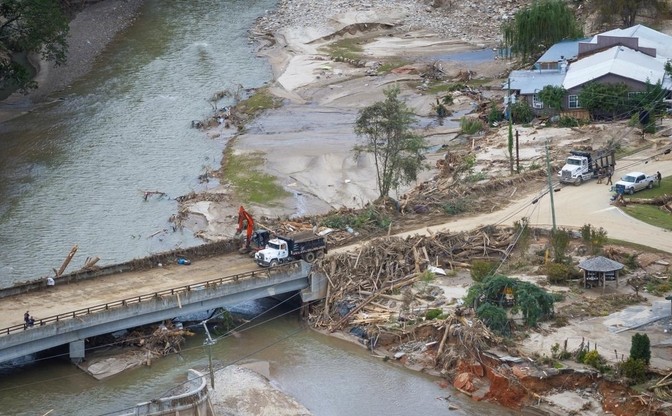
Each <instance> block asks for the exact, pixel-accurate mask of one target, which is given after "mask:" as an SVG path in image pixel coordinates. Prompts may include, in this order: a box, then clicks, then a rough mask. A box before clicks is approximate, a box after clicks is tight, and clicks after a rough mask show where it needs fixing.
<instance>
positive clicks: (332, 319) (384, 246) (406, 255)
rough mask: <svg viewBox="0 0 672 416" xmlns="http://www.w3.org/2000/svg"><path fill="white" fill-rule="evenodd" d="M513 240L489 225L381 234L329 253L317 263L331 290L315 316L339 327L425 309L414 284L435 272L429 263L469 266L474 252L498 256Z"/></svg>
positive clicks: (409, 316) (477, 255)
mask: <svg viewBox="0 0 672 416" xmlns="http://www.w3.org/2000/svg"><path fill="white" fill-rule="evenodd" d="M513 241H514V236H513V232H512V231H511V230H510V229H506V228H497V227H486V228H484V229H481V230H477V231H474V232H471V233H454V234H450V233H435V234H432V235H430V236H413V237H408V238H405V239H400V238H398V237H381V238H379V239H377V240H374V241H372V242H370V243H369V244H365V245H362V246H361V247H359V248H358V249H357V250H356V251H352V252H346V253H340V254H337V255H332V256H329V257H328V258H327V259H325V260H323V261H318V262H317V263H316V267H317V268H318V269H320V271H321V272H322V273H324V274H325V275H326V276H328V280H329V285H328V294H329V295H328V297H327V299H326V300H325V302H323V303H322V304H319V305H316V306H315V307H314V308H313V312H317V313H314V314H311V319H312V320H313V323H314V325H316V326H318V327H327V328H329V329H330V330H331V331H335V330H337V329H341V328H343V327H345V326H347V325H348V324H349V323H369V324H385V323H388V322H389V321H390V319H393V318H395V317H398V319H402V320H403V319H413V316H421V315H424V314H425V313H426V312H427V310H428V309H430V308H431V307H430V305H429V303H428V302H427V301H425V300H423V299H424V296H423V295H421V294H420V293H419V292H418V289H417V288H414V284H415V283H416V282H418V281H419V280H422V279H424V278H431V273H428V272H427V270H428V266H438V267H442V266H443V265H450V268H451V269H452V268H454V267H471V264H470V263H469V262H470V261H472V260H473V258H479V259H491V260H493V261H497V260H499V259H501V258H503V256H505V255H506V250H505V249H508V248H509V247H510V246H511V245H512V244H513ZM400 293H401V295H400ZM379 299H381V301H380V302H379V301H378V300H379ZM374 302H378V303H376V304H375V305H373V303H374ZM390 305H394V308H393V307H392V306H390ZM390 309H394V310H396V311H397V313H390ZM402 310H403V313H401V311H402ZM393 312H394V311H393Z"/></svg>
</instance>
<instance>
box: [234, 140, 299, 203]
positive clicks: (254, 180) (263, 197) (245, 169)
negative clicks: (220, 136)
mask: <svg viewBox="0 0 672 416" xmlns="http://www.w3.org/2000/svg"><path fill="white" fill-rule="evenodd" d="M263 159H264V158H263V157H262V155H261V154H260V153H250V154H242V155H239V154H234V153H233V150H232V149H231V148H228V149H226V151H225V152H224V163H223V166H222V179H225V180H227V181H229V182H230V183H231V185H233V187H234V188H235V190H236V194H237V195H238V197H239V198H240V199H241V200H242V201H244V202H245V203H257V204H268V203H270V202H272V201H274V200H276V199H280V198H283V197H285V196H287V195H289V194H288V193H287V192H286V191H285V190H284V189H283V188H282V186H280V185H279V184H278V183H277V182H276V178H275V176H273V175H269V174H267V173H263V172H261V171H259V166H262V165H263Z"/></svg>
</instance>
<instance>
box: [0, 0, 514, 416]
mask: <svg viewBox="0 0 672 416" xmlns="http://www.w3.org/2000/svg"><path fill="white" fill-rule="evenodd" d="M274 6H275V2H274V1H271V0H261V1H242V0H241V1H218V0H201V1H197V2H167V1H160V0H147V2H146V4H145V5H144V6H143V9H142V12H141V15H140V17H139V18H138V20H137V21H136V22H135V24H134V25H133V26H131V28H130V29H128V30H127V31H125V32H124V33H123V34H122V35H120V36H119V37H118V38H117V39H116V40H115V41H114V42H113V43H112V44H111V45H110V46H109V47H108V48H107V50H106V51H105V52H104V53H103V54H102V56H101V57H100V59H99V60H98V61H97V63H96V65H95V66H94V68H93V70H92V71H91V72H90V73H89V74H88V75H87V76H85V77H84V78H83V79H81V80H80V81H78V82H77V83H76V84H75V85H73V86H72V87H71V88H69V89H68V90H66V92H65V93H62V94H61V96H60V97H59V98H60V99H59V100H58V101H56V102H55V103H54V104H52V105H50V106H47V107H41V108H38V109H36V110H35V111H33V112H31V113H29V114H27V115H24V116H21V117H18V118H15V119H12V120H10V121H7V122H5V123H2V124H0V143H1V144H2V146H3V151H2V152H0V243H1V247H2V250H0V286H2V287H7V286H11V285H13V284H15V283H17V282H22V281H26V280H33V279H35V278H37V277H39V276H45V275H47V274H50V273H51V269H52V268H55V267H58V266H59V265H60V263H61V262H62V260H63V259H64V257H65V255H66V254H67V252H68V251H69V250H70V248H71V247H72V246H73V245H75V244H77V245H78V246H79V252H78V254H77V256H76V257H75V261H74V263H73V267H81V265H82V264H83V259H84V258H85V257H88V256H100V257H101V258H102V261H101V263H103V264H110V263H115V262H120V261H124V260H128V259H131V258H134V257H142V256H145V255H147V254H149V253H153V252H158V251H164V250H168V249H172V248H175V247H186V246H189V245H194V244H198V243H199V241H198V240H197V239H195V238H194V237H193V236H192V235H191V233H190V232H189V231H188V230H186V231H185V232H180V231H177V232H173V231H172V229H171V227H170V223H169V222H168V218H169V217H170V216H171V215H172V214H174V213H175V211H176V206H177V204H176V202H175V201H174V199H173V198H174V197H176V196H179V195H183V194H186V193H188V192H190V191H192V190H198V189H202V187H203V186H204V185H202V184H201V183H199V181H198V180H197V177H198V175H200V174H201V173H203V171H204V170H205V169H206V168H208V167H217V166H218V165H219V163H220V160H221V155H222V150H223V148H224V145H225V140H224V139H215V140H213V139H207V138H206V137H205V135H204V134H203V133H202V132H200V131H198V130H195V129H192V128H191V121H192V120H200V119H203V118H205V117H207V116H208V115H209V114H211V112H212V108H211V106H210V104H209V103H208V102H207V98H209V97H210V96H211V95H212V94H213V93H214V92H216V91H220V90H223V89H228V88H234V87H235V86H237V85H238V84H240V85H242V86H243V87H245V88H252V87H259V86H262V85H263V84H264V83H265V82H266V81H267V80H268V79H270V77H271V71H270V66H269V65H268V64H267V63H266V62H265V61H264V60H261V59H258V58H256V57H255V56H254V49H253V48H254V45H252V44H251V43H250V42H249V40H248V37H247V33H246V31H247V29H248V28H249V27H250V25H251V24H252V23H253V21H254V19H255V18H256V17H257V16H259V15H261V14H262V13H264V11H265V10H268V9H271V8H273V7H274ZM143 190H158V191H161V192H165V193H166V194H167V195H168V197H169V198H163V199H157V198H150V199H149V200H148V201H144V200H143V197H142V191H143ZM164 230H165V231H164ZM241 307H242V308H243V309H246V308H247V309H249V308H252V309H254V308H256V307H257V306H255V304H252V305H242V306H241ZM202 344H203V336H202V334H199V335H198V336H196V337H193V338H189V339H188V342H187V345H186V346H185V349H184V351H183V352H182V354H180V355H175V356H169V357H167V358H164V359H161V360H157V361H155V362H154V363H153V365H152V366H151V367H142V368H137V369H133V370H130V371H127V372H124V373H122V374H119V375H117V376H115V377H112V378H110V379H108V380H104V381H96V380H94V379H93V378H91V377H89V376H87V375H85V374H84V373H83V372H81V371H80V370H79V369H77V368H76V367H75V366H73V365H72V364H70V363H69V362H68V361H67V360H64V359H46V360H38V361H26V362H24V363H14V364H15V365H14V366H10V367H8V366H6V365H5V366H2V367H0V403H2V406H0V415H30V416H33V415H43V414H47V413H48V412H49V411H50V410H52V409H53V411H52V412H51V413H49V414H50V415H51V416H57V415H75V416H78V415H82V416H84V415H87V416H89V415H102V414H105V413H108V412H112V411H116V410H120V409H124V408H127V407H129V406H133V405H134V404H135V403H138V402H143V401H147V400H150V399H152V398H155V397H158V396H160V395H161V394H162V393H163V392H165V391H167V390H169V389H170V388H171V387H173V386H174V385H176V384H179V383H181V382H182V381H183V380H184V377H185V374H186V371H187V369H189V368H200V369H204V368H205V367H206V365H207V356H206V354H205V351H204V349H203V346H202ZM213 355H214V360H215V363H216V365H225V364H228V363H232V362H236V361H239V360H241V359H243V360H266V361H269V362H270V368H271V379H272V380H273V381H274V382H275V383H277V384H278V385H279V386H280V387H282V389H284V390H285V391H287V392H288V393H290V394H292V395H293V396H295V397H296V398H297V399H298V400H299V401H300V402H302V403H303V404H304V405H306V406H307V407H308V408H309V409H310V410H311V411H313V412H314V414H315V415H317V416H330V415H380V414H382V415H388V416H395V415H408V414H423V415H458V414H476V413H478V414H481V415H484V416H486V415H501V414H509V412H508V411H505V410H503V409H500V408H497V407H495V406H491V405H488V404H482V403H476V402H472V401H471V400H470V399H468V398H465V397H463V396H461V395H459V394H457V395H456V394H455V392H454V391H452V390H446V389H441V388H439V387H438V385H437V384H436V379H434V378H432V377H429V376H425V375H422V374H418V373H415V372H411V371H409V370H407V369H404V368H401V367H399V366H396V365H392V364H390V363H382V362H381V361H380V360H379V359H377V358H373V357H371V356H370V355H369V353H368V352H367V351H366V350H364V349H363V348H360V347H358V346H355V345H352V344H349V343H346V342H344V341H341V340H337V339H333V338H330V337H326V336H324V335H321V334H318V333H315V332H313V331H310V330H307V329H306V327H305V324H303V323H301V322H300V321H299V320H298V318H297V315H296V313H294V314H291V315H287V316H284V317H279V318H277V319H275V320H273V321H271V322H269V323H267V324H265V325H261V326H258V327H256V328H254V329H252V330H249V331H244V332H241V333H240V336H238V337H229V338H225V339H223V340H221V341H220V342H218V343H217V344H216V345H215V347H214V351H213ZM448 396H454V397H452V398H451V399H450V402H451V403H454V404H456V405H457V406H458V407H459V408H460V409H461V410H457V411H449V410H448V402H446V401H445V400H442V398H445V397H448Z"/></svg>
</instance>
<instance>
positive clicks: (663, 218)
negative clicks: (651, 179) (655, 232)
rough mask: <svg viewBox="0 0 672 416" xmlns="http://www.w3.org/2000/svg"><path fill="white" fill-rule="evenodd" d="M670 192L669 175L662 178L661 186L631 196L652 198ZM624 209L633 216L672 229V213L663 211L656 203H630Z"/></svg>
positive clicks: (670, 182)
mask: <svg viewBox="0 0 672 416" xmlns="http://www.w3.org/2000/svg"><path fill="white" fill-rule="evenodd" d="M670 194H672V178H669V177H668V178H667V179H663V180H662V182H661V183H660V187H658V186H654V187H653V188H651V189H644V190H642V191H639V192H637V193H636V194H634V195H632V196H631V197H630V198H631V199H650V198H656V197H659V196H662V195H670ZM623 211H625V212H626V213H627V214H628V215H630V216H631V217H634V218H637V219H638V220H640V221H644V222H645V223H647V224H651V225H653V226H656V227H660V228H664V229H666V230H672V215H670V214H669V213H667V212H665V211H662V210H661V209H660V208H659V207H657V206H655V205H640V204H629V205H628V206H627V207H623Z"/></svg>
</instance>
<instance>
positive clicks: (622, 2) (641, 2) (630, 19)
mask: <svg viewBox="0 0 672 416" xmlns="http://www.w3.org/2000/svg"><path fill="white" fill-rule="evenodd" d="M594 4H595V6H596V7H597V10H598V11H599V13H600V16H601V17H602V20H603V21H605V22H611V20H612V16H618V17H619V19H620V20H621V22H622V23H623V26H626V27H628V26H632V25H634V24H635V20H636V19H637V17H638V16H644V15H646V16H650V17H654V18H655V17H657V16H659V15H660V14H661V13H662V12H664V11H665V9H666V6H665V1H664V0H595V3H594Z"/></svg>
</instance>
